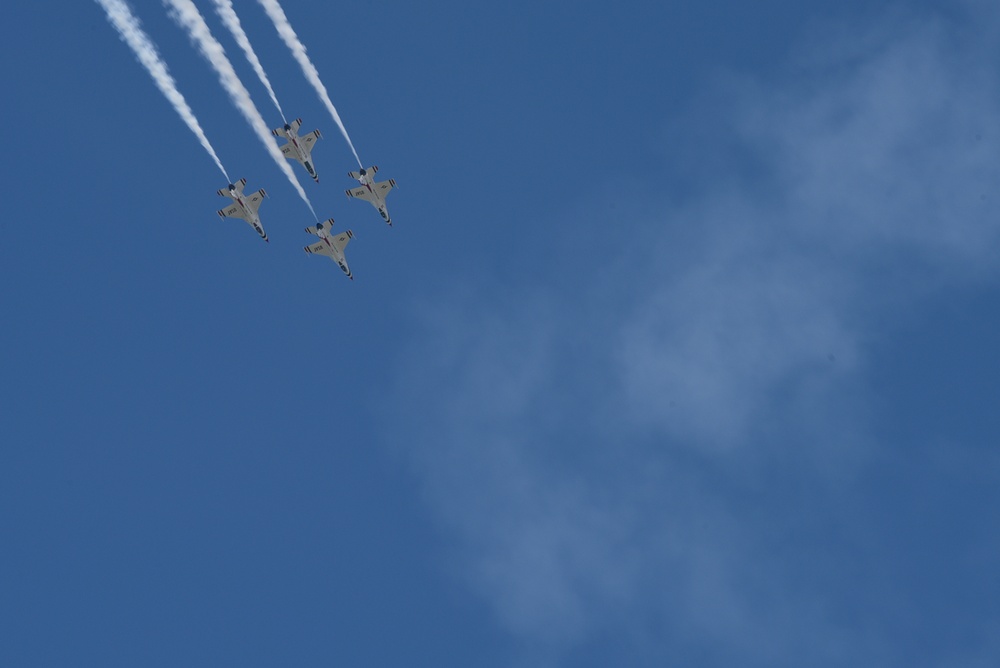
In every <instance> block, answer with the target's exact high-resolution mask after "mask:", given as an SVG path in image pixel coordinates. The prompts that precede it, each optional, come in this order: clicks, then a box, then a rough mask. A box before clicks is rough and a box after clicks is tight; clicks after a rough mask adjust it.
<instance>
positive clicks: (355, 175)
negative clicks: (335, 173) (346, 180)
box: [347, 165, 378, 181]
mask: <svg viewBox="0 0 1000 668" xmlns="http://www.w3.org/2000/svg"><path fill="white" fill-rule="evenodd" d="M361 172H364V174H362V173H361ZM361 172H347V175H348V176H349V177H351V178H352V179H354V180H355V181H357V180H358V179H360V178H361V177H362V176H371V175H372V174H375V173H377V172H378V165H372V166H371V167H369V168H368V169H362V170H361Z"/></svg>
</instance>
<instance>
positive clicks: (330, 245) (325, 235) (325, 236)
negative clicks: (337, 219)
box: [303, 218, 354, 281]
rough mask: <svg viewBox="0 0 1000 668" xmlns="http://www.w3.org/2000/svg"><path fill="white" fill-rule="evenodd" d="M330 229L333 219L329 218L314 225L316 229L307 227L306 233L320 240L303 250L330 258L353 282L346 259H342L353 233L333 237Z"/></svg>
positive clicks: (348, 231)
mask: <svg viewBox="0 0 1000 668" xmlns="http://www.w3.org/2000/svg"><path fill="white" fill-rule="evenodd" d="M332 228H333V218H330V219H329V220H326V221H324V222H322V223H316V227H307V228H306V232H308V233H309V234H315V235H316V236H317V237H319V239H320V240H319V241H318V242H316V243H314V244H312V245H311V246H306V247H305V248H304V249H303V250H305V252H307V253H309V254H316V255H325V256H326V257H328V258H330V259H331V260H333V261H334V262H336V263H337V264H338V265H339V266H340V269H341V270H342V271H343V272H344V273H345V274H347V277H348V278H349V279H351V280H352V281H353V280H354V275H353V274H351V268H350V267H348V266H347V258H345V257H344V249H345V248H347V244H349V243H350V241H351V239H353V238H354V233H353V232H351V231H350V230H347V231H346V232H341V233H340V234H338V235H336V236H334V235H333V233H332Z"/></svg>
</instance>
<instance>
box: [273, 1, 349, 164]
mask: <svg viewBox="0 0 1000 668" xmlns="http://www.w3.org/2000/svg"><path fill="white" fill-rule="evenodd" d="M257 1H258V2H260V5H261V7H263V8H264V11H265V12H267V15H268V16H269V17H271V22H272V23H274V27H275V28H277V29H278V34H279V35H281V39H283V40H284V41H285V44H286V45H287V46H288V48H289V49H290V50H291V52H292V55H293V56H294V57H295V60H297V61H298V63H299V67H301V68H302V73H303V74H305V75H306V79H308V80H309V83H311V84H312V86H313V88H315V89H316V94H317V95H319V99H320V100H322V101H323V104H325V105H326V108H327V111H329V112H330V115H331V116H333V120H334V121H335V122H336V123H337V127H339V128H340V133H341V134H342V135H344V139H346V140H347V145H348V146H350V147H351V152H352V153H353V154H354V159H355V160H357V161H358V166H359V167H364V165H362V164H361V158H359V157H358V152H357V151H355V150H354V143H353V142H352V141H351V137H350V136H349V135H348V134H347V128H345V127H344V122H343V121H341V120H340V114H338V113H337V108H336V107H335V106H333V102H331V101H330V95H329V93H327V92H326V86H324V85H323V82H322V81H321V80H320V78H319V72H318V71H317V70H316V66H315V65H313V64H312V61H311V60H309V56H308V55H306V47H305V46H304V45H303V44H302V42H301V41H299V36H298V35H296V34H295V30H293V29H292V24H291V23H289V22H288V17H287V16H285V10H283V9H282V8H281V5H280V4H278V0H257Z"/></svg>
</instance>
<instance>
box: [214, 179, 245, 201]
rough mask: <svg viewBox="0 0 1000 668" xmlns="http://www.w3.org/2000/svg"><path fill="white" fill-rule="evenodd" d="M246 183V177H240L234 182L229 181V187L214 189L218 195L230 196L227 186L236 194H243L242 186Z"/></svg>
mask: <svg viewBox="0 0 1000 668" xmlns="http://www.w3.org/2000/svg"><path fill="white" fill-rule="evenodd" d="M246 184H247V180H246V179H240V180H239V181H237V182H236V183H230V184H229V187H227V188H220V189H219V190H216V191H215V192H216V193H217V194H218V195H219V196H220V197H230V198H231V197H232V196H233V195H232V193H231V192H230V191H229V188H232V189H233V190H234V191H235V192H236V194H237V195H242V194H243V187H244V186H245V185H246Z"/></svg>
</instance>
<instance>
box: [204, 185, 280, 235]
mask: <svg viewBox="0 0 1000 668" xmlns="http://www.w3.org/2000/svg"><path fill="white" fill-rule="evenodd" d="M246 184H247V180H246V179H240V180H239V181H237V182H236V183H230V184H229V186H228V187H227V188H226V189H223V190H218V191H216V192H218V193H219V195H221V196H222V197H229V198H231V199H232V200H233V202H234V203H233V205H232V206H231V207H229V208H226V209H219V212H218V213H219V217H220V218H242V219H243V220H245V221H247V222H248V223H250V226H251V227H252V228H253V229H255V230H257V234H259V235H260V237H261V239H263V240H264V241H268V238H267V233H266V232H264V226H263V225H261V224H260V216H258V215H257V209H259V208H260V203H261V202H262V201H264V198H265V197H267V193H266V192H264V189H263V188H261V189H260V190H258V191H257V192H255V193H254V194H252V195H249V196H247V195H244V194H243V186H245V185H246Z"/></svg>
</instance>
